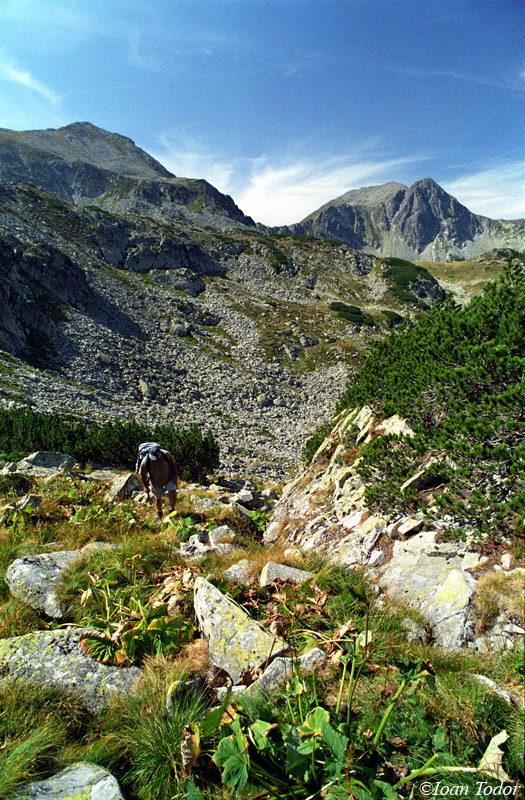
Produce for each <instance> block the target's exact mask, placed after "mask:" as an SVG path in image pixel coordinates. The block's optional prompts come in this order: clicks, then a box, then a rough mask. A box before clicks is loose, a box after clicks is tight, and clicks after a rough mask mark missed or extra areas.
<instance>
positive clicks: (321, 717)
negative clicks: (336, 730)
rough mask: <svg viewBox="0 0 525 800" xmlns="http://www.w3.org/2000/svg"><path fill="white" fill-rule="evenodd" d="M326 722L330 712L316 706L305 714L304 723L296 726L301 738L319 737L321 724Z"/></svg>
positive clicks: (320, 736) (328, 719)
mask: <svg viewBox="0 0 525 800" xmlns="http://www.w3.org/2000/svg"><path fill="white" fill-rule="evenodd" d="M327 723H328V724H330V714H329V713H328V711H327V710H326V708H320V707H319V706H317V708H314V709H313V711H310V713H309V714H307V715H306V717H305V720H304V724H303V725H299V726H298V728H297V730H298V731H299V736H300V737H301V738H304V737H307V736H315V737H316V738H318V739H321V738H322V736H323V731H322V729H323V724H324V725H326V724H327Z"/></svg>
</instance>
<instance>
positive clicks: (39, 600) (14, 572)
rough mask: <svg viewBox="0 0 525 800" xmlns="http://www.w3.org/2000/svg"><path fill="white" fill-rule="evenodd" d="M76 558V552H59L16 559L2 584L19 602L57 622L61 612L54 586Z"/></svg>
mask: <svg viewBox="0 0 525 800" xmlns="http://www.w3.org/2000/svg"><path fill="white" fill-rule="evenodd" d="M78 557H79V553H78V552H77V551H75V550H60V551H58V552H55V553H39V554H36V555H31V556H25V557H24V558H17V559H16V561H13V563H12V564H10V565H9V567H8V568H7V571H6V574H5V582H6V583H7V585H8V586H9V589H10V591H11V594H13V595H14V596H15V597H17V598H18V599H19V600H22V602H24V603H27V604H28V605H29V606H31V607H32V608H35V609H37V611H43V612H44V614H47V615H48V616H49V617H55V618H57V619H59V618H60V617H62V616H63V615H64V609H63V607H62V605H61V603H60V601H59V599H58V597H57V596H56V587H57V583H58V581H59V579H60V576H61V574H62V572H63V570H64V569H66V567H68V566H69V565H70V564H71V562H72V561H74V560H75V559H76V558H78Z"/></svg>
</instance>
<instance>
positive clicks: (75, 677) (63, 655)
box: [0, 628, 142, 713]
mask: <svg viewBox="0 0 525 800" xmlns="http://www.w3.org/2000/svg"><path fill="white" fill-rule="evenodd" d="M87 632H88V629H86V628H69V629H67V630H57V631H33V632H32V633H28V634H26V635H25V636H15V637H13V638H9V639H0V675H2V676H3V677H11V678H14V679H16V680H22V681H27V682H29V683H33V684H37V685H40V686H54V687H55V688H56V689H59V690H61V691H64V692H71V694H74V695H76V696H77V697H79V698H80V699H81V701H82V702H83V703H84V705H85V707H86V708H87V709H88V711H90V712H91V713H96V712H97V711H100V709H102V708H104V707H105V706H108V705H109V703H110V702H111V699H112V698H113V697H114V696H115V695H124V694H127V693H129V692H131V691H132V690H133V689H134V688H135V686H136V685H137V683H138V681H139V680H140V677H141V675H142V673H141V670H140V669H138V667H121V668H118V667H111V666H107V665H105V664H101V663H99V662H98V661H95V660H94V659H92V658H89V656H86V655H85V654H84V653H83V652H82V651H81V649H80V647H79V642H80V637H81V635H82V634H83V633H87Z"/></svg>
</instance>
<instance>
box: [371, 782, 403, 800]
mask: <svg viewBox="0 0 525 800" xmlns="http://www.w3.org/2000/svg"><path fill="white" fill-rule="evenodd" d="M372 784H373V786H377V788H378V789H379V795H377V794H376V795H375V796H376V797H380V798H383V797H384V798H385V799H386V800H400V795H398V793H397V792H396V790H395V789H393V788H392V786H391V785H390V784H389V783H385V781H378V780H375V781H372Z"/></svg>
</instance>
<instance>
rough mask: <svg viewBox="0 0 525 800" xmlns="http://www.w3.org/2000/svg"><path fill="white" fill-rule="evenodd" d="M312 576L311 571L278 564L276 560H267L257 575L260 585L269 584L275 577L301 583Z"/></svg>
mask: <svg viewBox="0 0 525 800" xmlns="http://www.w3.org/2000/svg"><path fill="white" fill-rule="evenodd" d="M313 577H314V573H313V572H307V571H306V570H304V569H296V568H295V567H288V566H287V565H286V564H278V563H277V562H276V561H268V563H266V564H265V565H264V567H263V568H262V570H261V574H260V577H259V585H260V586H269V585H270V584H271V583H272V582H273V581H274V580H275V579H276V578H278V579H279V580H281V581H291V582H292V583H297V584H301V583H304V582H305V581H309V580H310V579H311V578H313Z"/></svg>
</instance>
